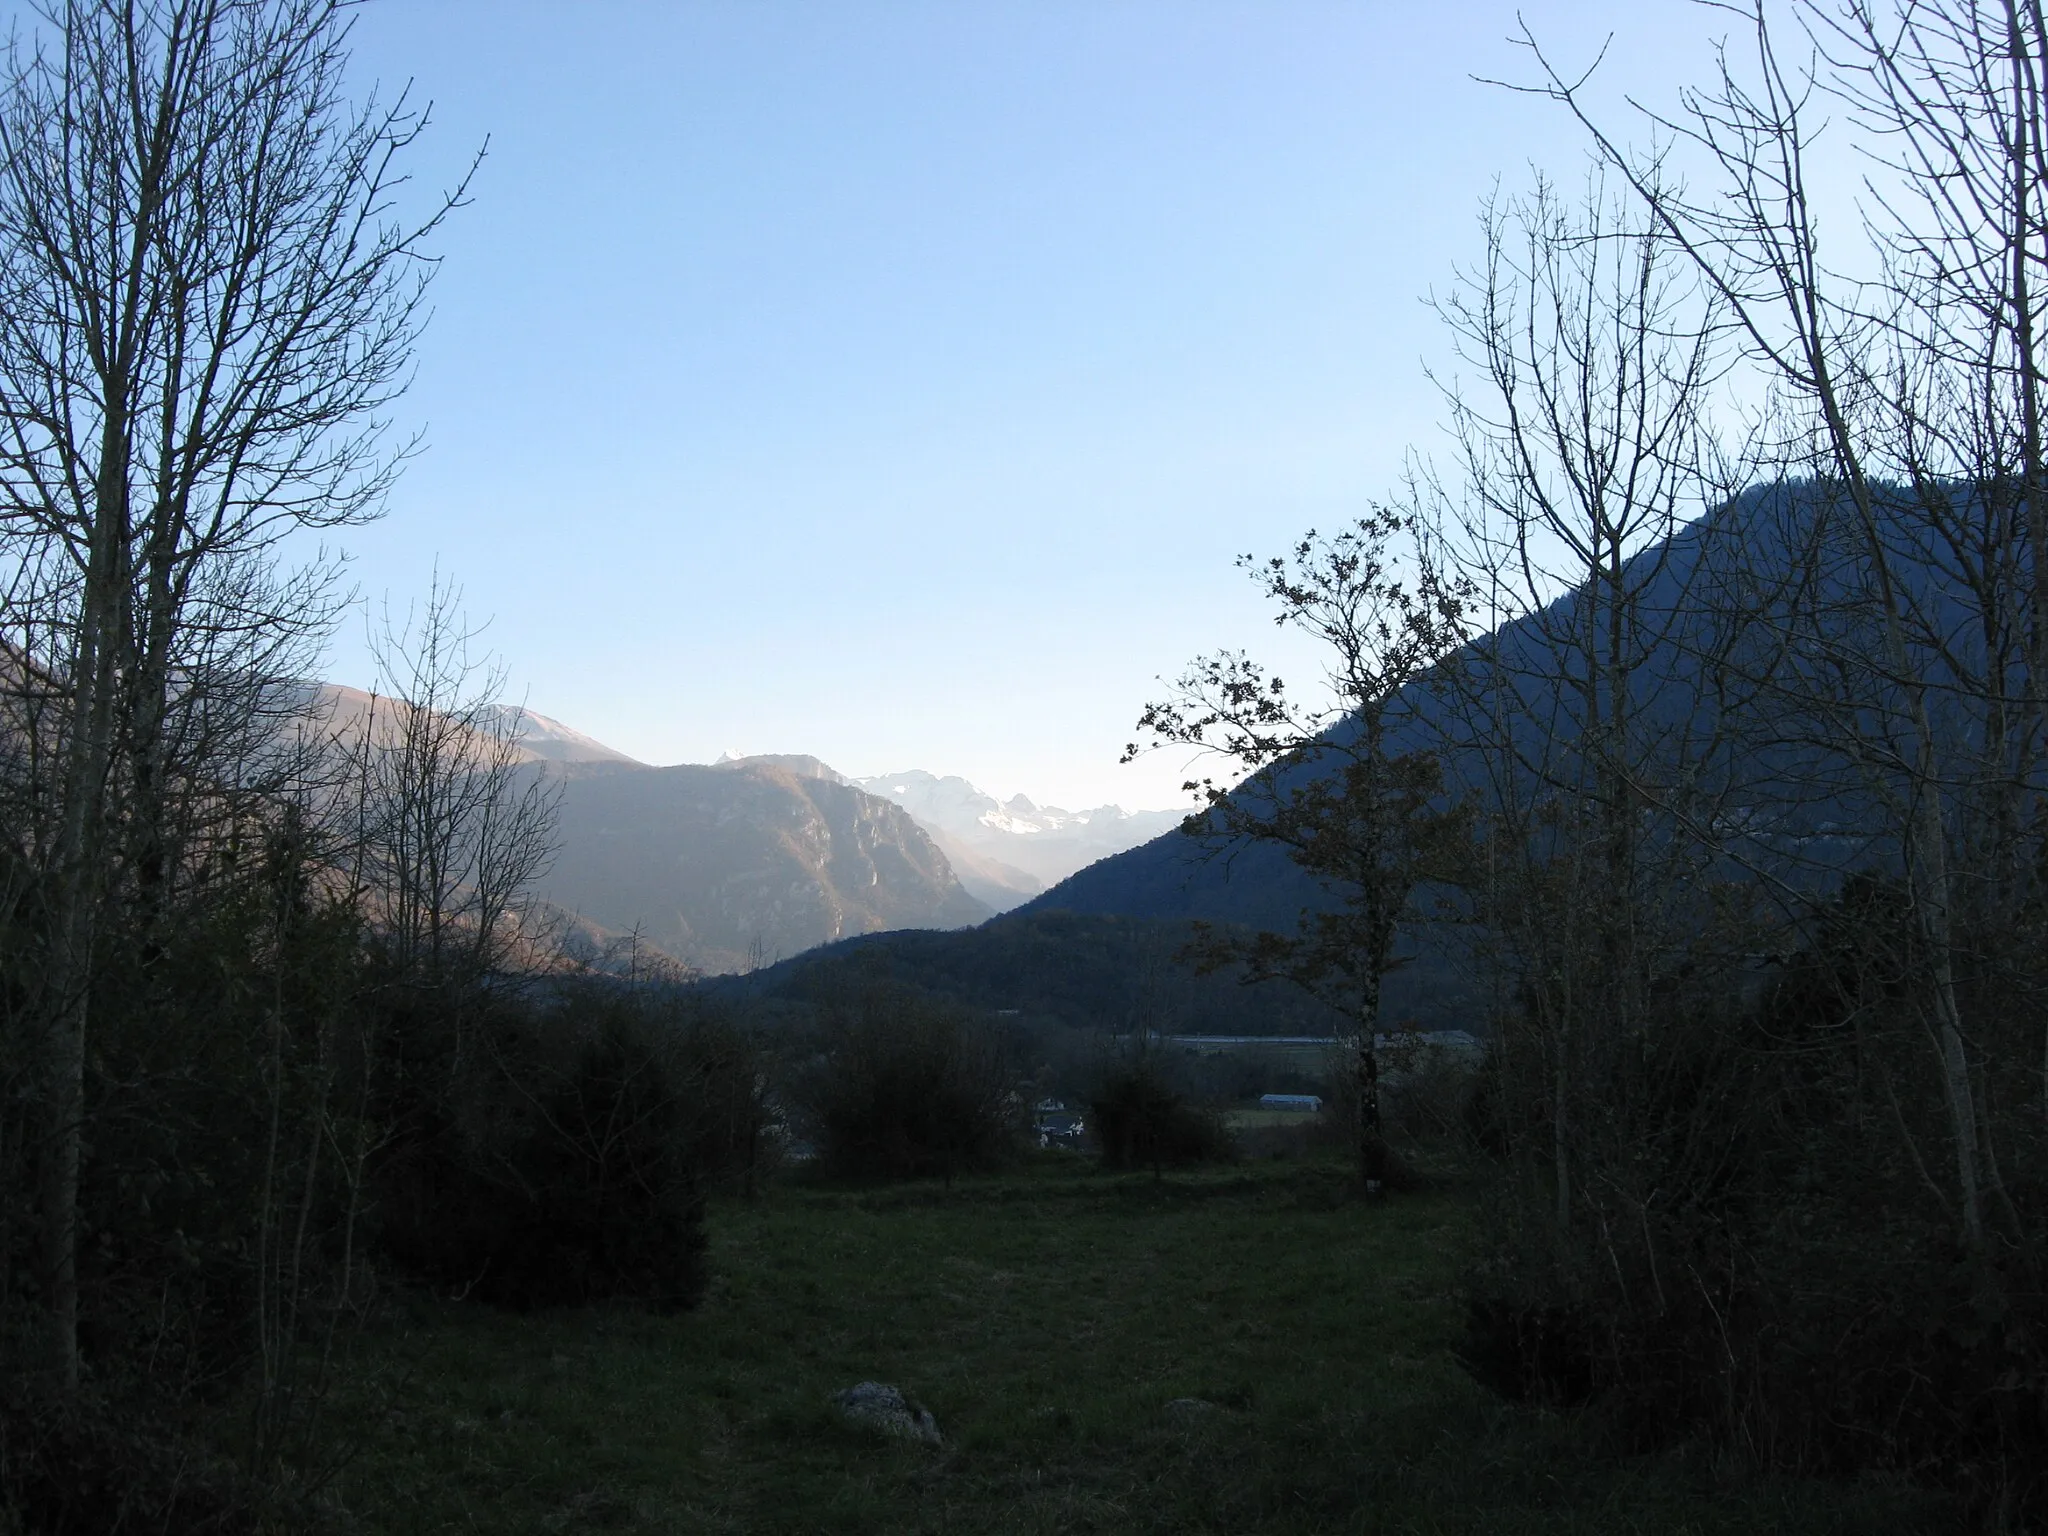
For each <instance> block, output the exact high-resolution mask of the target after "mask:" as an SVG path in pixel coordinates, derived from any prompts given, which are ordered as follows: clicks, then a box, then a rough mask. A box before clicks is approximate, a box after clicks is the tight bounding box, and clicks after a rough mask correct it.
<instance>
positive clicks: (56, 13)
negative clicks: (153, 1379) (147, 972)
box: [0, 0, 460, 1388]
mask: <svg viewBox="0 0 2048 1536" xmlns="http://www.w3.org/2000/svg"><path fill="white" fill-rule="evenodd" d="M347 10H348V7H347V6H346V5H345V4H344V3H342V0H66V3H63V4H57V3H54V0H53V3H52V4H51V5H50V6H49V8H48V9H47V10H45V11H44V12H43V21H44V23H45V29H44V30H43V31H42V32H40V33H37V34H33V35H32V36H31V38H29V39H27V40H24V39H20V38H17V39H16V40H15V41H14V43H13V44H12V45H11V47H10V51H9V53H8V57H7V62H6V66H5V71H4V75H0V558H4V562H5V565H6V567H7V570H8V573H9V578H10V584H11V585H12V587H13V588H14V590H15V591H16V593H17V594H20V595H24V596H26V597H28V598H30V599H32V601H30V602H28V603H27V604H26V605H25V606H24V607H21V608H18V609H16V610H15V611H13V612H10V613H9V614H8V615H7V616H6V623H7V626H8V631H9V633H8V639H9V641H10V643H11V644H12V645H14V646H16V647H17V648H19V651H20V657H19V661H18V666H19V671H18V672H17V673H16V675H15V678H14V681H15V682H16V683H17V684H18V685H19V687H18V688H17V690H16V691H17V692H20V693H24V694H28V695H31V696H33V697H32V699H31V702H32V703H34V704H35V706H36V709H37V712H38V716H39V718H38V721H37V728H38V730H39V731H40V732H41V733H43V734H42V736H41V737H40V738H39V739H40V740H41V741H42V742H43V745H42V746H40V747H39V748H38V750H39V751H41V752H42V753H43V755H44V760H45V763H46V766H47V771H48V774H49V779H48V790H47V793H46V794H45V795H44V796H43V797H42V799H41V803H40V807H39V812H38V814H39V815H40V816H41V817H42V818H43V825H44V826H46V827H47V829H48V830H47V833H46V834H43V835H39V836H38V837H37V838H35V839H32V841H33V842H34V844H35V847H36V852H37V860H38V866H39V880H38V882H37V891H38V893H39V895H40V899H41V900H42V902H43V903H44V905H45V908H46V914H45V916H44V917H43V919H42V922H43V925H44V929H45V931H46V932H47V934H48V942H47V948H46V952H45V954H44V955H43V957H42V962H41V967H40V977H39V982H38V992H39V999H40V1001H39V1003H38V1005H37V1014H38V1020H39V1022H38V1024H37V1026H36V1033H37V1036H38V1041H37V1050H38V1055H39V1060H40V1066H39V1078H40V1086H39V1098H40V1101H41V1105H42V1109H43V1112H44V1118H45V1121H46V1125H45V1132H46V1134H45V1137H44V1152H43V1155H42V1156H41V1158H40V1167H41V1172H40V1182H41V1190H42V1198H41V1204H42V1209H43V1225H44V1232H45V1266H46V1269H47V1271H48V1275H47V1281H48V1290H47V1294H48V1297H49V1307H48V1324H49V1326H48V1330H47V1333H48V1353H49V1364H50V1366H51V1369H52V1371H53V1373H54V1376H55V1378H56V1379H57V1380H58V1381H59V1382H60V1383H61V1384H62V1385H63V1386H64V1387H66V1388H75V1386H76V1383H77V1380H78V1370H79V1361H78V1341H77V1308H78V1287H77V1261H76V1253H77V1199H78V1178H79V1148H80V1141H81V1135H82V1130H83V1124H84V1116H85V1113H86V1106H85V1103H84V1082H85V1073H84V1063H85V1058H86V1041H87V1024H88V1000H89V997H90V995H91V992H92V988H93V982H94V975H95V964H96V958H95V957H96V955H98V954H99V953H100V952H101V950H102V949H103V947H104V946H105V945H106V944H107V943H108V942H109V935H108V934H107V933H106V932H105V931H104V924H105V921H106V919H107V913H108V910H109V908H108V904H109V902H113V901H119V902H121V903H122V904H123V905H124V906H125V907H127V908H128V909H129V910H130V911H133V912H136V913H139V914H141V915H142V916H143V917H144V918H145V919H147V917H148V915H149V913H150V912H151V911H152V910H153V909H156V908H158V907H160V904H161V901H162V899H163V893H164V892H165V891H166V890H167V889H168V887H169V886H170V885H171V884H172V883H173V882H174V881H176V880H177V879H178V878H180V877H181V874H182V873H183V872H184V870H185V867H186V859H185V852H184V850H182V849H181V848H180V847H179V846H178V845H177V835H178V830H179V823H180V819H181V814H182V813H181V812H180V811H179V810H177V809H175V808H174V803H175V802H180V801H182V802H183V803H184V804H185V805H187V806H190V805H191V804H194V803H196V802H195V801H194V800H193V799H192V797H193V796H194V795H200V796H201V797H202V798H203V794H204V791H203V789H202V788H201V786H203V785H205V784H206V782H207V781H208V779H209V777H210V775H211V774H212V773H213V771H214V770H215V768H216V767H217V766H218V762H219V755H218V750H217V749H218V748H219V746H220V744H221V742H222V741H223V740H224V739H229V738H235V737H238V736H243V737H246V736H248V735H250V734H251V728H252V724H253V723H255V722H257V721H259V720H260V718H261V717H262V716H264V715H265V714H266V713H281V712H282V711H283V710H285V709H287V708H288V707H289V703H290V702H295V701H286V700H284V699H282V698H281V697H280V696H279V695H278V693H277V691H276V690H275V689H273V688H272V687H270V686H268V684H267V677H266V674H267V675H268V677H275V676H276V670H275V663H276V661H277V660H278V659H279V658H280V656H283V655H288V654H291V653H292V652H293V650H294V647H295V645H296V644H297V642H300V641H302V640H304V639H305V638H306V637H309V636H314V635H317V634H318V633H319V632H320V631H321V630H322V629H323V627H324V625H325V624H326V623H327V621H328V619H329V617H330V611H329V609H328V607H327V603H326V598H325V592H326V587H325V585H324V582H323V576H322V573H321V571H320V570H319V569H317V568H315V569H314V570H312V571H309V572H305V573H301V574H299V575H296V576H294V575H289V574H280V572H279V568H278V567H277V565H276V564H275V563H274V554H275V551H276V550H277V547H278V543H279V541H280V540H281V539H282V538H283V537H284V536H285V535H287V534H288V533H291V532H293V531H295V530H301V529H308V528H331V527H335V526H339V525H343V524H347V523H353V522H359V521H361V520H363V519H365V518H368V517H371V516H374V515H375V513H376V512H377V510H378V508H379V506H380V503H381V498H382V496H383V494H384V491H385V489H386V487H387V486H388V485H389V483H390V480H391V476H392V474H393V473H394V471H395V469H396V467H397V465H398V463H399V462H400V460H401V459H402V458H403V456H404V453H403V447H402V445H401V446H400V447H398V448H394V447H393V446H392V445H391V444H390V443H389V442H388V441H387V439H386V436H385V434H384V431H383V424H382V422H381V421H380V420H379V417H378V413H379V412H380V411H381V409H382V408H383V407H385V406H386V405H387V404H388V403H389V402H390V401H391V400H392V399H393V398H394V397H395V396H396V395H397V394H398V393H399V391H400V390H401V389H402V388H403V387H404V385H405V382H406V378H407V364H408V359H409V357H410V355H411V348H412V344H413V340H414V338H415V336H416V334H417V331H418V327H419V323H420V320H421V318H422V310H421V308H420V304H421V296H422V291H423V284H424V282H425V280H426V277H427V275H428V271H429V268H428V267H427V265H426V264H425V263H424V261H423V257H422V250H423V242H424V241H425V239H426V238H427V236H428V235H429V234H430V232H431V231H432V230H433V229H434V228H435V227H436V225H437V224H438V223H439V222H440V220H441V219H442V218H443V217H444V216H445V215H446V213H447V212H448V211H449V210H450V209H451V208H453V207H454V206H456V204H457V203H458V202H459V200H460V189H459V188H458V189H457V191H456V193H454V194H451V195H449V196H446V197H443V198H440V199H437V200H435V201H433V202H432V203H431V204H430V206H429V207H428V210H427V212H426V213H425V215H424V216H423V217H421V218H419V219H417V220H414V221H411V222H403V221H401V220H399V218H398V217H397V215H396V213H395V212H394V208H395V203H396V199H397V197H398V194H399V189H400V186H401V181H402V178H401V177H400V176H399V175H398V172H397V167H398V164H399V160H400V158H401V157H402V155H403V154H404V152H405V150H406V149H407V148H408V147H409V146H410V145H411V144H412V143H413V141H414V140H415V138H416V136H417V135H418V133H419V131H420V128H421V126H422V121H423V119H422V118H421V116H420V115H419V114H418V113H416V112H415V111H413V110H412V109H411V108H410V107H408V106H407V104H406V103H405V101H404V99H403V98H402V97H401V98H400V99H399V100H398V101H397V102H396V103H394V104H388V105H385V104H378V103H376V102H374V101H372V102H370V103H369V104H367V105H364V106H361V107H354V106H351V105H350V104H349V103H348V102H347V100H346V99H345V97H344V95H343V85H342V76H343V70H344V65H345V63H346V57H347V54H346V42H347V34H348V26H347ZM254 734H256V735H260V734H262V733H261V731H260V730H256V731H255V732H254Z"/></svg>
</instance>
